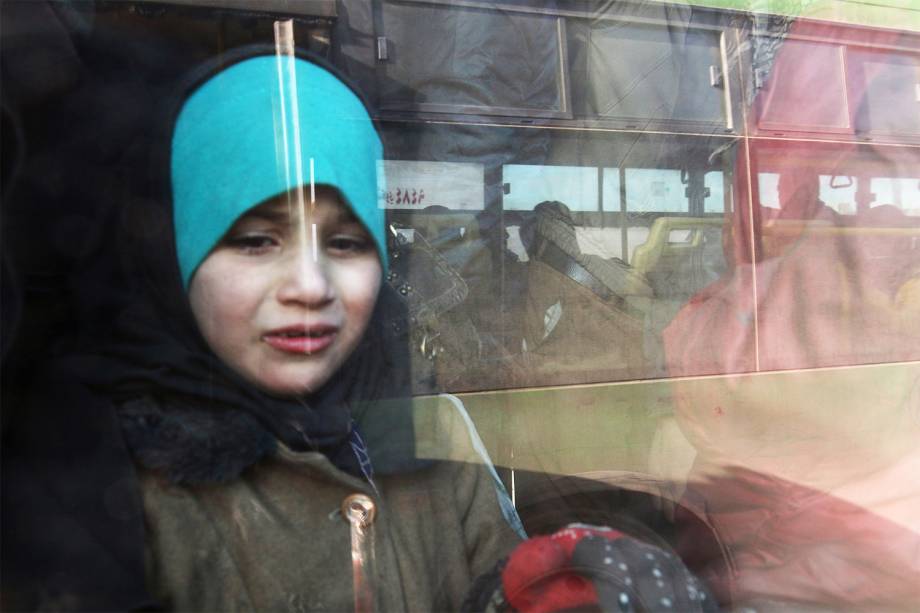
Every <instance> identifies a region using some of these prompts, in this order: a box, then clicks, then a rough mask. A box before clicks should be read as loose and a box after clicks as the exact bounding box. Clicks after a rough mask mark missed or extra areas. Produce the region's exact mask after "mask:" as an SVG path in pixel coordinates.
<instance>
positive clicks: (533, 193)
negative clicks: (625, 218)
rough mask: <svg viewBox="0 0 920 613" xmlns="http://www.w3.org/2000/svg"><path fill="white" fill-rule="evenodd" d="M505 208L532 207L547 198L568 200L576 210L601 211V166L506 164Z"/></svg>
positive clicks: (520, 208) (503, 180) (513, 209)
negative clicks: (598, 189) (599, 169)
mask: <svg viewBox="0 0 920 613" xmlns="http://www.w3.org/2000/svg"><path fill="white" fill-rule="evenodd" d="M502 182H503V191H504V196H503V198H502V209H503V210H505V211H515V210H518V211H530V210H532V209H533V207H534V205H535V204H536V203H539V202H543V201H544V200H561V201H565V202H566V205H567V206H568V207H569V209H570V210H573V211H597V210H598V206H597V205H598V193H597V169H596V168H584V167H578V166H527V165H520V164H507V165H505V166H503V167H502Z"/></svg>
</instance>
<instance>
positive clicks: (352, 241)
mask: <svg viewBox="0 0 920 613" xmlns="http://www.w3.org/2000/svg"><path fill="white" fill-rule="evenodd" d="M326 248H327V249H328V250H329V251H330V252H332V253H333V254H339V255H350V254H360V253H365V252H367V251H368V250H369V249H370V248H371V241H370V239H369V238H366V237H363V236H351V235H337V236H332V237H330V238H329V240H327V241H326Z"/></svg>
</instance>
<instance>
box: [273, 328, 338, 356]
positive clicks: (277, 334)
mask: <svg viewBox="0 0 920 613" xmlns="http://www.w3.org/2000/svg"><path fill="white" fill-rule="evenodd" d="M337 334H338V328H335V327H332V326H320V327H315V328H309V329H307V328H301V327H294V328H284V329H281V330H272V331H271V332H269V333H267V334H265V335H264V336H263V337H262V340H264V341H265V342H266V343H267V344H268V345H269V346H270V347H273V348H275V349H277V350H279V351H284V352H285V353H296V354H300V355H304V354H306V355H310V354H314V353H319V352H320V351H322V350H324V349H326V348H327V347H329V345H331V344H332V342H333V341H334V340H335V337H336V335H337Z"/></svg>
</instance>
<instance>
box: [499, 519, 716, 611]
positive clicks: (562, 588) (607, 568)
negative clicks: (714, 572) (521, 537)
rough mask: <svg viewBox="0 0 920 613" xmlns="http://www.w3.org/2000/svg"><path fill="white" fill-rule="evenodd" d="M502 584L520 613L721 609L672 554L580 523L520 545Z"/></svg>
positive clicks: (512, 606) (506, 598) (512, 607)
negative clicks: (578, 610)
mask: <svg viewBox="0 0 920 613" xmlns="http://www.w3.org/2000/svg"><path fill="white" fill-rule="evenodd" d="M502 588H503V591H504V599H503V600H504V601H505V603H506V604H507V605H508V607H507V609H510V610H513V611H517V612H520V613H552V612H554V611H566V610H571V609H587V610H600V611H604V612H605V613H607V612H622V613H626V612H637V613H638V612H642V611H656V612H658V611H660V612H667V613H671V612H680V613H684V612H702V613H709V612H715V611H718V606H717V605H716V602H715V600H714V599H713V597H712V596H711V595H710V594H709V593H708V591H707V589H706V588H705V587H704V586H703V585H702V584H701V583H700V581H699V580H698V579H696V578H695V577H694V576H693V575H692V574H690V572H689V571H688V570H687V569H686V567H685V566H684V565H683V563H682V562H681V561H680V559H679V558H677V556H675V555H674V554H672V553H668V552H666V551H663V550H661V549H659V548H657V547H654V546H652V545H648V544H646V543H643V542H641V541H638V540H636V539H633V538H631V537H628V536H625V535H624V534H622V533H621V532H618V531H616V530H611V529H608V528H598V527H594V526H585V525H577V524H576V525H571V526H568V527H567V528H565V529H563V530H560V531H559V532H556V533H555V534H553V535H551V536H544V537H538V538H534V539H530V540H529V541H526V542H524V543H522V544H521V545H520V546H518V548H517V549H515V550H514V552H512V554H511V557H510V558H509V559H508V562H507V564H506V565H505V567H504V570H503V571H502Z"/></svg>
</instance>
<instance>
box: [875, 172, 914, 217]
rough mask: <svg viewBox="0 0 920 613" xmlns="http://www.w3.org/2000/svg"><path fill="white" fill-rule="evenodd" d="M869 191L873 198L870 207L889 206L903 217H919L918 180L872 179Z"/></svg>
mask: <svg viewBox="0 0 920 613" xmlns="http://www.w3.org/2000/svg"><path fill="white" fill-rule="evenodd" d="M870 189H871V190H872V194H873V195H874V196H875V200H874V202H873V203H872V206H880V205H885V204H891V205H894V206H896V207H897V208H899V209H901V210H902V211H903V212H904V214H905V215H909V216H911V217H920V179H900V178H891V177H873V178H872V181H871V184H870Z"/></svg>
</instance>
